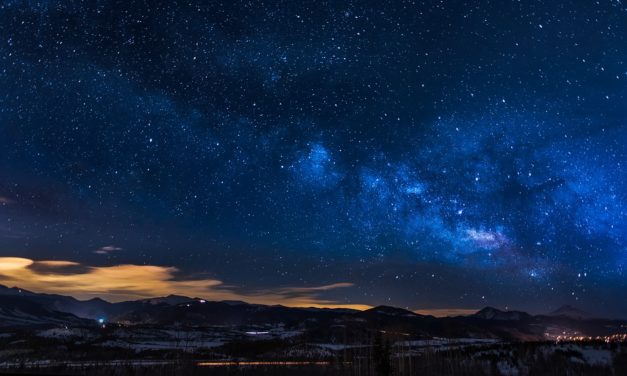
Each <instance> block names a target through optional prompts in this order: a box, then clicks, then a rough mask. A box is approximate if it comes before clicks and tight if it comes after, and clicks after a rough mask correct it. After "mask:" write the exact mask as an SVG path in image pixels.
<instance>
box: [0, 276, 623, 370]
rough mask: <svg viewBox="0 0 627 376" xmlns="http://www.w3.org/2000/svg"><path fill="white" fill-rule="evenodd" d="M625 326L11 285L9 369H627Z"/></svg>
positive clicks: (3, 328)
mask: <svg viewBox="0 0 627 376" xmlns="http://www.w3.org/2000/svg"><path fill="white" fill-rule="evenodd" d="M626 333H627V322H625V321H621V320H606V319H598V318H593V317H590V316H589V315H587V314H586V313H584V312H581V311H577V310H576V309H574V308H572V307H563V308H561V309H560V310H558V311H557V312H553V313H549V314H546V315H529V314H527V313H525V312H517V311H501V310H498V309H494V308H485V309H483V310H481V311H479V312H477V313H476V314H474V315H470V316H459V317H449V318H436V317H432V316H423V315H418V314H416V313H413V312H410V311H406V310H403V309H399V308H394V307H385V306H381V307H376V308H373V309H370V310H368V311H353V310H346V309H305V308H288V307H283V306H263V305H252V304H247V303H244V302H208V301H205V300H202V299H196V298H187V297H181V296H169V297H165V298H159V299H150V300H141V301H132V302H123V303H108V302H106V301H104V300H100V299H94V300H89V301H79V300H76V299H74V298H71V297H67V296H61V295H44V294H36V293H32V292H28V291H25V290H21V289H9V288H4V287H0V373H10V374H43V375H45V374H48V375H170V374H179V375H204V374H211V375H231V374H233V375H253V374H254V375H299V376H304V375H627V334H626Z"/></svg>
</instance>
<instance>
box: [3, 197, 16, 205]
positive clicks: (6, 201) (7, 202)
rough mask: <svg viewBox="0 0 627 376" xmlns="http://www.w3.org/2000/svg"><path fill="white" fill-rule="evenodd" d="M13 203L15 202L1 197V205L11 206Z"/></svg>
mask: <svg viewBox="0 0 627 376" xmlns="http://www.w3.org/2000/svg"><path fill="white" fill-rule="evenodd" d="M12 203H14V201H13V200H11V199H10V198H8V197H4V196H0V205H10V204H12Z"/></svg>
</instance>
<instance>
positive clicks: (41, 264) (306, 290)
mask: <svg viewBox="0 0 627 376" xmlns="http://www.w3.org/2000/svg"><path fill="white" fill-rule="evenodd" d="M178 274H180V271H179V269H177V268H175V267H172V266H156V265H132V264H120V265H112V266H89V265H84V264H80V263H77V262H73V261H63V260H55V261H50V260H42V261H36V260H31V259H28V258H20V257H0V284H3V285H8V286H18V287H21V288H24V289H27V290H33V291H37V292H43V293H54V294H66V295H72V296H74V297H76V298H79V299H90V298H94V297H101V298H104V299H106V300H110V301H124V300H131V299H143V298H152V297H157V296H165V295H168V294H177V295H187V296H193V297H202V298H204V299H207V300H243V301H246V302H249V303H257V304H282V305H285V306H291V307H319V308H353V309H367V308H369V306H367V305H361V304H343V303H338V302H336V301H333V300H329V299H324V298H322V297H321V295H322V294H323V293H325V292H327V291H330V290H334V289H337V288H348V287H352V286H353V284H351V283H347V282H340V283H334V284H329V285H323V286H313V287H282V288H276V289H265V290H259V289H257V290H255V289H251V290H247V291H243V292H242V290H241V289H237V290H236V289H235V288H234V287H233V286H227V285H225V284H224V283H223V282H222V281H220V280H218V279H209V278H206V279H181V278H177V275H178Z"/></svg>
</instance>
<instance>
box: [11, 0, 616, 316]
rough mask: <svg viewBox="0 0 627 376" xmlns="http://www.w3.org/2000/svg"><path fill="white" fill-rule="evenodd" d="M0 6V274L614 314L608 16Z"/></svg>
mask: <svg viewBox="0 0 627 376" xmlns="http://www.w3.org/2000/svg"><path fill="white" fill-rule="evenodd" d="M0 4H1V5H0V256H13V257H23V258H29V259H33V260H50V259H55V260H66V261H74V262H78V263H81V264H83V265H84V266H85V267H87V266H92V267H97V266H114V265H120V264H133V265H144V264H150V265H161V266H172V267H176V268H177V273H176V277H175V278H176V279H177V280H178V279H180V280H185V279H189V278H192V276H205V277H210V278H216V279H219V280H221V281H223V282H224V283H225V284H227V285H229V286H230V287H229V288H231V289H233V290H236V291H240V292H243V293H250V291H261V290H263V291H275V290H276V289H280V288H285V287H286V286H290V287H291V288H293V287H303V288H307V287H312V286H325V285H331V284H335V283H347V284H352V285H350V286H348V285H347V286H348V287H342V288H341V289H337V290H336V289H334V288H333V289H323V290H320V291H319V293H318V292H317V293H316V294H317V296H318V295H319V297H320V298H321V299H322V298H324V299H326V300H328V301H334V302H338V303H346V304H348V303H353V304H356V303H359V304H369V305H376V304H391V305H396V306H402V307H409V308H411V309H427V308H479V307H482V306H485V305H493V306H497V307H509V308H516V309H525V310H530V311H533V312H544V311H547V310H550V309H554V308H557V306H559V305H562V304H565V303H568V304H573V305H576V306H579V307H581V308H584V309H588V310H590V311H593V312H596V313H599V314H603V315H612V316H620V315H623V316H624V314H625V312H627V299H621V298H620V297H621V296H623V297H624V296H625V294H624V291H626V290H625V289H626V288H627V276H626V275H625V267H626V266H627V250H626V244H625V239H626V235H627V222H626V221H625V218H626V210H627V187H626V185H625V181H627V179H626V178H627V176H626V175H627V173H626V172H625V171H626V170H625V167H624V165H625V163H627V160H626V159H627V158H626V157H627V147H626V146H625V140H626V139H627V127H626V125H625V122H626V121H627V102H626V99H627V98H626V93H627V65H626V64H625V59H627V49H626V48H625V46H627V6H625V5H623V4H621V2H620V1H611V0H600V1H596V2H595V1H561V2H555V1H468V2H463V1H450V2H442V1H423V2H409V1H371V2H366V1H364V2H343V1H329V2H309V1H307V2H302V1H277V2H265V3H261V2H240V1H226V2H223V3H222V2H215V1H198V2H195V1H190V2H184V3H183V2H178V3H177V2H172V1H149V2H142V1H129V0H125V1H110V0H99V1H85V2H82V1H71V0H70V1H55V0H50V1H17V0H4V1H1V2H0Z"/></svg>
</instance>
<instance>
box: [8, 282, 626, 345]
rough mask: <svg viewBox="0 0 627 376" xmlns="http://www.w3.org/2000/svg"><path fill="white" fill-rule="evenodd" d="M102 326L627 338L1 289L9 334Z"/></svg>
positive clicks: (596, 328) (576, 317)
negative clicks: (100, 323)
mask: <svg viewBox="0 0 627 376" xmlns="http://www.w3.org/2000/svg"><path fill="white" fill-rule="evenodd" d="M97 320H101V321H103V322H107V323H108V322H112V323H118V324H123V325H135V326H157V327H210V326H238V327H255V326H264V325H275V326H276V325H281V326H282V327H285V328H297V327H298V328H301V329H304V330H306V331H307V332H308V333H310V335H312V336H318V337H320V338H321V339H324V338H328V337H329V336H333V335H336V334H337V331H338V330H341V331H342V332H343V335H347V336H352V337H355V336H359V335H363V333H365V332H368V331H373V330H380V331H386V332H395V333H401V334H403V335H411V336H414V337H416V336H417V337H449V338H453V337H457V338H462V337H473V338H496V339H503V340H540V339H546V338H547V337H548V338H552V337H557V336H558V335H565V334H568V335H586V336H604V335H611V334H616V333H624V332H625V331H626V328H627V321H623V320H607V319H598V318H593V317H592V316H591V315H589V314H587V313H586V312H583V311H581V310H579V309H576V308H574V307H571V306H564V307H561V308H559V309H558V310H556V311H553V312H551V313H548V314H545V315H531V314H529V313H526V312H521V311H503V310H499V309H496V308H493V307H486V308H484V309H481V310H480V311H478V312H476V313H475V314H472V315H469V316H457V317H442V318H436V317H433V316H428V315H420V314H417V313H414V312H412V311H409V310H405V309H402V308H396V307H389V306H378V307H374V308H371V309H369V310H366V311H357V310H350V309H322V308H292V307H284V306H280V305H273V306H269V305H259V304H248V303H245V302H238V301H222V302H215V301H205V300H203V299H199V298H189V297H185V296H178V295H170V296H166V297H161V298H151V299H141V300H135V301H126V302H119V303H111V302H107V301H105V300H103V299H99V298H94V299H90V300H84V301H83V300H78V299H75V298H73V297H70V296H64V295H56V294H40V293H35V292H31V291H27V290H23V289H20V288H16V287H13V288H8V287H5V286H1V285H0V326H2V327H9V326H12V327H18V326H22V327H23V326H32V325H38V326H42V325H49V326H55V325H57V326H58V325H60V324H63V325H66V326H67V325H72V326H80V325H95V323H96V322H97Z"/></svg>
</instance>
